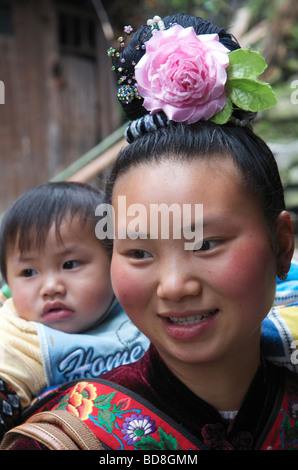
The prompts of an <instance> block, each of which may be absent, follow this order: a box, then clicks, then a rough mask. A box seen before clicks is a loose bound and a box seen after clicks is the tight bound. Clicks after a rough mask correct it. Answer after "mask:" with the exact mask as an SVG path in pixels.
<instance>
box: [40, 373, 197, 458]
mask: <svg viewBox="0 0 298 470" xmlns="http://www.w3.org/2000/svg"><path fill="white" fill-rule="evenodd" d="M110 390H111V387H109V386H107V385H102V384H100V383H98V384H97V383H96V382H93V383H88V382H79V383H78V384H77V385H75V386H74V387H71V388H70V389H68V390H66V391H64V393H63V392H62V394H60V397H59V399H58V402H57V401H56V402H55V404H54V403H53V401H51V402H49V403H51V404H52V406H51V409H53V410H54V409H64V410H67V411H69V412H71V413H74V414H76V415H77V416H79V417H80V418H81V419H82V420H83V421H88V425H89V427H90V429H92V430H93V432H95V434H96V435H97V436H98V438H99V439H103V440H104V438H105V435H106V434H109V442H110V441H112V442H113V444H112V447H111V448H113V449H114V448H115V449H116V448H117V449H119V450H122V449H131V450H182V449H184V450H188V449H197V447H195V446H194V445H193V444H192V443H191V442H190V441H188V439H187V438H185V437H184V436H182V435H180V433H179V432H178V431H176V430H175V429H174V428H172V426H171V425H169V424H168V423H167V422H166V421H164V420H163V419H162V418H160V417H159V416H157V415H155V414H154V413H152V414H153V415H154V419H153V418H152V416H151V414H149V413H150V410H148V409H147V408H146V407H145V406H143V407H142V405H141V404H140V403H139V402H134V400H133V399H132V398H130V397H127V396H126V395H125V393H122V392H120V391H117V390H115V391H112V392H111V391H110ZM99 391H100V392H104V391H108V392H109V393H101V394H99V393H98V392H99ZM136 406H137V407H136ZM139 407H142V409H140V408H139ZM148 412H149V413H148Z"/></svg>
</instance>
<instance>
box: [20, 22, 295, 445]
mask: <svg viewBox="0 0 298 470" xmlns="http://www.w3.org/2000/svg"><path fill="white" fill-rule="evenodd" d="M126 31H127V32H128V28H126ZM231 51H234V52H236V53H237V54H235V53H234V52H231ZM111 54H114V59H115V67H116V71H117V73H118V79H119V85H120V86H119V90H118V96H119V98H120V100H121V102H122V104H123V108H124V109H125V111H126V113H127V116H128V117H129V118H130V119H131V120H132V123H131V124H130V125H129V127H128V130H127V138H128V140H129V142H130V145H129V146H128V147H127V148H125V149H124V150H123V151H122V152H121V154H120V155H119V158H118V160H117V162H116V164H115V166H114V168H113V171H112V173H111V176H110V179H109V182H108V185H107V195H108V201H109V202H110V203H111V204H112V205H113V208H114V215H115V221H116V224H115V239H114V247H113V257H112V265H111V278H112V284H113V288H114V291H115V294H116V296H117V298H118V300H119V302H120V303H121V305H122V307H123V308H124V310H125V311H126V312H127V314H128V316H129V317H130V318H131V320H132V321H133V322H134V323H135V325H136V326H137V327H138V328H139V329H140V330H141V331H142V332H143V333H144V334H145V335H146V336H147V337H148V338H149V339H150V341H151V346H150V348H149V350H148V351H147V352H146V353H145V355H144V356H143V358H142V359H141V360H140V361H138V362H136V363H134V364H131V365H127V366H121V367H119V368H117V369H115V370H114V371H111V372H109V373H108V374H106V375H105V376H104V377H105V379H107V380H110V381H112V382H113V383H115V384H120V385H121V386H124V387H126V388H127V389H129V390H131V391H133V392H134V393H137V394H139V395H141V396H142V397H143V398H144V399H146V400H147V403H150V405H152V406H153V407H156V408H157V409H159V410H162V413H165V414H166V415H168V416H169V417H170V420H171V422H172V423H176V427H177V426H178V427H179V428H180V430H181V431H184V432H185V433H186V435H187V436H188V438H190V441H191V442H192V443H193V445H186V446H185V447H183V446H180V447H179V445H177V442H176V449H189V448H192V449H229V450H231V449H290V448H297V445H298V444H297V438H298V429H297V424H296V417H297V401H298V383H297V375H295V374H293V373H291V372H290V371H289V370H287V369H284V368H282V367H276V366H274V365H272V364H270V363H268V362H267V361H266V360H264V358H263V356H262V351H261V348H260V335H261V324H262V321H263V319H264V318H265V317H266V315H267V314H268V312H269V310H270V308H271V306H272V304H273V301H274V295H275V288H276V276H279V277H280V278H281V279H284V278H285V276H286V273H287V272H288V270H289V268H290V263H291V258H292V254H293V247H294V242H293V233H292V228H291V222H290V217H289V214H288V213H287V212H286V210H285V204H284V197H283V190H282V185H281V181H280V177H279V174H278V169H277V165H276V162H275V160H274V157H273V155H272V153H271V151H270V150H269V148H268V147H267V145H266V144H265V143H264V142H263V141H262V140H261V139H260V138H259V137H257V136H256V135H255V134H254V133H253V131H252V130H251V126H250V124H251V120H252V118H253V117H254V115H255V112H256V111H257V110H258V109H260V110H261V109H263V108H264V107H266V106H267V105H268V106H269V105H270V104H272V101H274V100H273V99H272V94H271V90H270V88H269V87H268V85H266V84H261V82H259V81H258V79H257V75H258V74H259V73H261V71H262V69H263V62H262V59H261V58H260V56H259V55H258V54H257V53H253V52H252V51H242V50H241V49H239V45H238V43H237V42H236V40H235V39H234V38H233V37H231V36H230V35H229V34H228V33H227V32H226V31H224V30H222V29H219V28H216V27H215V26H213V25H212V24H210V23H208V22H206V21H204V20H202V19H200V18H193V17H189V16H186V15H182V14H179V15H176V16H174V17H167V18H164V19H163V20H161V19H160V18H154V19H153V20H151V21H150V22H149V24H148V25H147V26H144V27H142V28H141V29H140V30H139V31H137V32H136V33H135V35H134V36H133V38H132V40H131V41H130V43H129V46H128V47H127V48H126V49H124V50H122V52H121V53H120V54H117V53H114V52H112V53H111ZM255 54H257V55H255ZM252 82H253V83H252ZM252 85H253V86H252ZM244 95H245V96H244ZM239 97H240V98H239ZM247 100H248V102H249V105H248V106H245V107H246V111H241V109H240V105H241V103H243V104H245V102H246V104H247ZM123 198H124V199H125V204H126V208H127V211H126V213H125V214H124V213H123ZM162 204H163V207H164V208H166V209H167V210H168V212H167V211H165V212H164V213H162V212H161V213H160V214H159V215H160V218H158V217H157V218H156V214H155V215H154V223H153V219H152V218H153V209H156V208H157V207H159V208H160V205H162ZM198 207H200V208H203V212H202V211H200V210H199V209H198V210H196V208H198ZM165 213H166V215H167V216H168V218H167V221H166V222H167V224H168V225H167V227H168V232H162V227H163V226H162V223H164V222H165V220H164V217H165ZM202 214H203V215H202ZM158 222H159V223H158ZM200 229H202V232H201V231H200ZM165 233H166V234H165ZM201 233H202V237H200V234H201ZM191 234H194V237H193V240H191V242H192V244H191V245H189V241H190V239H191V237H190V235H191ZM65 393H66V392H65ZM65 393H64V395H63V399H61V401H60V402H59V403H60V405H61V403H62V402H63V400H65ZM67 393H69V392H67ZM98 394H99V395H100V396H101V398H100V399H101V400H102V397H103V395H102V394H103V392H101V394H100V392H98ZM69 396H70V395H69ZM115 397H117V394H116V395H115ZM106 399H107V401H109V405H110V406H109V407H108V406H107V401H106V402H105V406H106V407H105V408H104V410H105V411H104V413H105V414H104V416H105V420H106V422H105V423H104V422H103V418H102V416H103V415H101V412H98V410H97V412H96V413H95V411H94V410H95V408H96V407H97V408H98V407H99V408H100V406H99V404H98V402H96V405H94V406H95V408H94V410H93V412H90V414H89V419H91V420H92V423H93V424H94V423H96V424H97V428H98V430H99V431H98V432H100V433H101V434H100V436H99V438H100V439H101V440H103V441H104V442H105V445H106V446H107V448H112V449H121V448H125V449H143V450H144V449H149V448H150V449H157V448H159V449H173V448H175V446H174V444H173V439H171V436H172V434H170V433H168V434H167V438H165V433H164V432H161V431H160V428H158V426H157V425H156V422H155V421H154V420H152V419H151V418H150V416H151V415H149V414H148V415H144V414H143V413H141V412H140V411H139V413H138V412H137V411H136V410H135V411H134V412H133V411H131V412H130V410H129V403H130V402H129V400H128V401H127V402H125V403H126V404H125V407H123V406H122V405H123V403H124V402H123V401H121V403H120V401H117V399H116V398H114V396H113V399H111V395H107V398H106ZM69 400H70V399H69ZM94 400H95V399H94ZM113 400H116V402H113ZM59 403H58V405H57V404H56V405H55V407H56V408H57V407H58V408H59V406H60V405H59ZM64 403H65V402H64ZM94 403H95V402H94ZM127 407H128V409H127ZM149 409H150V407H149ZM123 410H125V411H123ZM109 413H110V415H109ZM95 414H96V415H98V418H95V417H94V416H95ZM108 416H109V419H108ZM120 416H122V422H120V421H119V419H120V418H119V417H120ZM123 416H126V417H125V418H124V417H123ZM85 419H87V418H85ZM108 421H109V423H107V422H108ZM157 428H158V429H157ZM117 430H120V431H119V432H118V431H117ZM117 432H118V434H117ZM121 433H122V434H121ZM121 436H122V439H121ZM169 442H171V445H172V447H171V446H169ZM22 446H23V447H25V446H27V447H29V448H32V447H33V448H37V447H38V445H37V444H36V443H32V442H29V443H28V441H27V442H25V441H24V442H23V443H22Z"/></svg>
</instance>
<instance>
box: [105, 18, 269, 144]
mask: <svg viewBox="0 0 298 470" xmlns="http://www.w3.org/2000/svg"><path fill="white" fill-rule="evenodd" d="M190 19H191V20H190ZM194 20H195V24H189V23H191V22H192V23H193V21H194ZM124 31H125V32H126V35H128V34H130V33H131V32H132V28H131V27H125V29H124ZM200 32H201V34H200ZM125 39H126V38H123V37H121V38H119V40H118V41H119V42H120V51H118V52H116V50H115V49H113V50H111V49H110V50H109V52H108V54H109V55H110V56H111V57H112V58H113V59H114V64H113V69H114V70H115V71H116V73H117V75H118V84H119V85H120V86H119V89H118V98H119V100H120V102H121V104H122V106H123V108H124V110H125V112H126V115H127V117H128V118H129V119H130V120H131V121H132V122H131V123H130V124H129V125H128V128H127V130H126V138H127V140H128V142H130V143H131V142H132V141H133V140H135V139H136V138H137V137H139V136H141V135H143V134H144V133H146V132H150V131H154V130H155V129H157V128H158V127H163V126H166V125H167V124H168V123H169V121H174V122H183V123H186V124H192V123H195V122H198V121H200V120H205V121H207V120H211V121H213V122H215V123H216V124H225V123H227V122H228V121H230V122H233V123H234V124H236V125H242V126H244V125H249V124H250V122H251V121H252V119H253V118H254V117H255V115H256V113H257V112H258V111H263V110H265V109H267V108H270V107H271V106H273V105H274V104H275V103H276V99H275V96H274V93H273V91H272V89H271V87H270V85H269V84H267V83H265V82H262V81H260V80H259V79H258V77H259V75H260V74H262V73H263V71H264V70H265V68H266V62H265V60H264V58H263V56H262V55H261V54H260V53H259V52H256V51H252V50H251V49H246V50H244V49H241V48H240V46H239V44H238V43H237V41H236V40H235V38H233V37H232V36H231V35H229V34H228V33H227V32H226V31H225V30H223V29H219V28H216V27H215V26H214V25H212V24H211V23H209V22H206V21H205V20H203V19H202V18H193V17H188V16H187V15H183V14H179V15H176V17H166V18H164V19H163V20H161V18H160V17H158V16H156V17H154V18H153V19H152V20H148V22H147V26H144V27H143V28H141V29H140V30H139V31H137V32H136V33H135V34H134V36H133V38H132V39H131V41H130V43H129V45H128V47H127V48H125V49H124V41H125Z"/></svg>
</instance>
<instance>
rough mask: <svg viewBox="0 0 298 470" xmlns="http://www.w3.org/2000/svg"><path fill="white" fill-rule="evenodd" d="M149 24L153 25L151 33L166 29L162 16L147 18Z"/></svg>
mask: <svg viewBox="0 0 298 470" xmlns="http://www.w3.org/2000/svg"><path fill="white" fill-rule="evenodd" d="M147 26H151V33H152V34H155V33H157V31H163V30H164V29H166V27H165V24H164V22H163V21H162V19H161V17H160V16H157V15H156V16H154V18H153V19H149V20H147Z"/></svg>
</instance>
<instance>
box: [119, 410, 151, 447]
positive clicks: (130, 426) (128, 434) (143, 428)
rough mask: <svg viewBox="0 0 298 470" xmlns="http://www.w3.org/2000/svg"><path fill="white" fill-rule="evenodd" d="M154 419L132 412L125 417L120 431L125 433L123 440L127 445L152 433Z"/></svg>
mask: <svg viewBox="0 0 298 470" xmlns="http://www.w3.org/2000/svg"><path fill="white" fill-rule="evenodd" d="M154 424H155V421H153V420H151V418H150V416H145V417H144V416H143V415H138V416H137V415H135V414H132V415H131V416H130V417H129V418H125V422H124V423H123V425H122V429H121V432H122V433H123V434H125V436H124V440H126V441H127V444H128V445H130V446H131V445H134V444H135V443H136V442H138V441H139V440H140V439H141V437H143V436H146V435H147V434H152V433H153V432H154V431H156V427H155V426H154Z"/></svg>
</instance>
